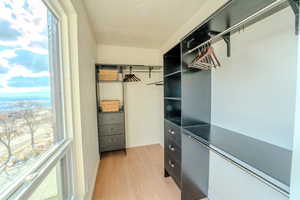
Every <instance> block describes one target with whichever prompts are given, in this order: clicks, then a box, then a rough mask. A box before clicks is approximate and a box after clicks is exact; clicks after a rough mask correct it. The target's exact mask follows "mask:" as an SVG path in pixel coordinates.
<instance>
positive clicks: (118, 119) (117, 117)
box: [99, 112, 124, 126]
mask: <svg viewBox="0 0 300 200" xmlns="http://www.w3.org/2000/svg"><path fill="white" fill-rule="evenodd" d="M99 120H100V126H101V125H104V124H124V113H123V112H116V113H104V112H103V113H101V114H100V118H99Z"/></svg>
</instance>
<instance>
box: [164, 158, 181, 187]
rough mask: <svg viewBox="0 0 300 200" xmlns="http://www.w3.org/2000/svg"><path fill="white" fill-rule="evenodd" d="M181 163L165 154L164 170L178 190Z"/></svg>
mask: <svg viewBox="0 0 300 200" xmlns="http://www.w3.org/2000/svg"><path fill="white" fill-rule="evenodd" d="M180 165H181V163H180V162H178V161H176V160H175V159H174V158H173V157H171V156H170V155H169V154H168V153H166V154H165V169H166V170H167V172H168V173H169V175H170V176H172V178H173V179H174V181H175V182H176V184H177V185H178V187H179V188H181V166H180Z"/></svg>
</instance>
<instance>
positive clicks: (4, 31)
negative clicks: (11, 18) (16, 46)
mask: <svg viewBox="0 0 300 200" xmlns="http://www.w3.org/2000/svg"><path fill="white" fill-rule="evenodd" d="M20 36H21V33H20V32H18V31H17V30H15V29H12V28H11V27H10V23H9V22H7V21H3V20H0V39H1V40H5V41H13V40H17V39H18V37H20Z"/></svg>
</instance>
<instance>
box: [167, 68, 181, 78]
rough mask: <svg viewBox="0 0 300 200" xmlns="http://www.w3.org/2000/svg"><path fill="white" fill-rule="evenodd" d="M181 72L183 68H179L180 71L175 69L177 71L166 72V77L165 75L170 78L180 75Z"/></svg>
mask: <svg viewBox="0 0 300 200" xmlns="http://www.w3.org/2000/svg"><path fill="white" fill-rule="evenodd" d="M180 73H181V70H178V71H175V72H172V73H169V74H166V75H165V76H164V77H165V78H169V77H172V76H176V75H179V74H180Z"/></svg>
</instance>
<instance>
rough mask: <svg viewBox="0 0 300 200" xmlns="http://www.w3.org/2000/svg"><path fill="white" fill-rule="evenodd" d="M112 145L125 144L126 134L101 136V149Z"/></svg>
mask: <svg viewBox="0 0 300 200" xmlns="http://www.w3.org/2000/svg"><path fill="white" fill-rule="evenodd" d="M110 146H123V147H124V146H125V136H124V135H112V136H102V137H100V147H101V149H104V148H107V147H110Z"/></svg>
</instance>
